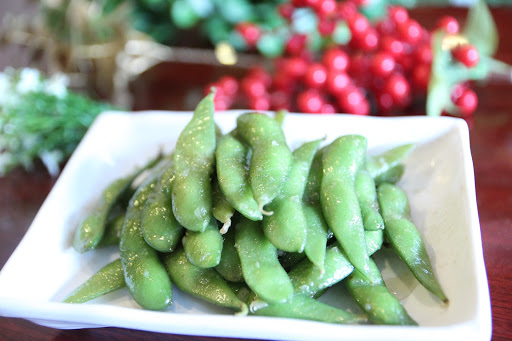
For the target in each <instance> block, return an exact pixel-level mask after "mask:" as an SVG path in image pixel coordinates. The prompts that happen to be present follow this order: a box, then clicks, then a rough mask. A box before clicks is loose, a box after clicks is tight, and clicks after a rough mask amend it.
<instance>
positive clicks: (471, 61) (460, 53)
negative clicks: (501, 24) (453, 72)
mask: <svg viewBox="0 0 512 341" xmlns="http://www.w3.org/2000/svg"><path fill="white" fill-rule="evenodd" d="M452 56H453V57H454V58H455V59H456V60H457V61H459V62H461V63H462V64H464V65H466V66H467V67H473V66H475V65H477V64H478V61H479V60H480V55H479V53H478V50H477V49H476V47H474V46H473V45H471V44H465V45H459V46H457V47H456V48H454V49H453V50H452Z"/></svg>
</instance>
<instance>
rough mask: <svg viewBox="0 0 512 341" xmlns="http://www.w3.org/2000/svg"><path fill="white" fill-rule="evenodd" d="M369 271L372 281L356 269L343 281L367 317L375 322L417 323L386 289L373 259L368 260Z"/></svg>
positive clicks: (390, 323)
mask: <svg viewBox="0 0 512 341" xmlns="http://www.w3.org/2000/svg"><path fill="white" fill-rule="evenodd" d="M370 271H371V272H372V278H374V280H373V282H370V281H368V280H367V279H366V276H363V275H362V274H361V273H360V272H359V271H358V270H354V271H353V272H352V274H350V276H349V277H348V278H347V280H346V281H345V284H346V288H347V290H348V292H349V293H350V295H351V296H352V297H353V298H354V299H355V301H356V302H357V304H358V305H359V307H361V309H363V311H365V312H366V314H368V319H369V320H370V321H371V322H373V323H376V324H387V325H412V326H415V325H417V322H416V321H414V320H413V319H412V318H411V317H410V316H409V314H408V313H407V311H406V310H405V309H404V307H403V306H402V304H401V303H400V301H398V299H397V298H396V297H395V296H394V295H393V294H392V293H391V292H390V291H389V290H388V288H387V287H386V285H385V284H384V280H383V279H382V276H381V275H380V272H379V269H378V268H377V265H376V264H375V262H374V261H373V260H370Z"/></svg>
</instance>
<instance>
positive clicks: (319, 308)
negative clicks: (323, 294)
mask: <svg viewBox="0 0 512 341" xmlns="http://www.w3.org/2000/svg"><path fill="white" fill-rule="evenodd" d="M251 313H252V314H254V315H259V316H272V317H287V318H295V319H302V320H310V321H319V322H326V323H339V324H354V323H361V322H366V321H367V317H366V315H364V314H354V313H351V312H348V311H345V310H343V309H338V308H335V307H333V306H330V305H328V304H325V303H323V302H320V301H318V300H316V299H314V298H311V297H309V296H307V295H294V296H293V298H292V299H291V300H290V301H287V302H283V303H270V304H268V305H267V306H263V307H262V308H259V309H256V310H255V311H254V312H252V311H251Z"/></svg>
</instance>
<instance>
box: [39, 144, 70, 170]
mask: <svg viewBox="0 0 512 341" xmlns="http://www.w3.org/2000/svg"><path fill="white" fill-rule="evenodd" d="M39 157H40V158H41V161H43V164H44V165H45V166H46V169H48V173H50V175H51V176H57V175H58V174H59V172H60V167H59V162H61V161H62V159H63V158H64V154H63V153H62V151H60V150H52V151H48V150H45V151H42V152H41V153H40V154H39Z"/></svg>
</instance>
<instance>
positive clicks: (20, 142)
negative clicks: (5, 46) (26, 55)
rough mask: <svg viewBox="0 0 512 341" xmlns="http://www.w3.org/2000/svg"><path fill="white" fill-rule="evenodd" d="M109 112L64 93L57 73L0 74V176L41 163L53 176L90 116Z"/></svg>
mask: <svg viewBox="0 0 512 341" xmlns="http://www.w3.org/2000/svg"><path fill="white" fill-rule="evenodd" d="M109 109H112V108H111V106H110V105H108V104H105V103H100V102H96V101H93V100H91V99H90V98H88V97H85V96H83V95H80V94H77V93H73V92H71V91H69V90H68V89H67V79H66V78H65V77H64V76H62V75H57V76H54V77H52V78H45V77H44V76H43V75H42V74H41V73H40V72H39V71H38V70H35V69H29V68H26V69H21V70H15V69H7V70H5V71H4V72H3V73H0V175H5V174H6V173H8V172H9V171H10V170H12V169H13V168H15V167H18V166H22V167H24V168H25V169H31V168H32V166H33V163H34V160H36V159H40V160H41V161H42V162H43V164H44V165H45V166H46V168H47V169H48V172H49V173H50V174H51V175H52V176H56V175H57V174H58V173H59V171H60V164H61V163H62V162H63V161H64V160H65V159H66V158H68V157H69V156H70V155H71V153H72V152H73V151H74V149H75V148H76V146H77V145H78V143H79V142H80V140H81V139H82V137H83V136H84V134H85V132H86V131H87V129H88V127H89V126H90V125H91V123H92V122H93V120H94V118H95V117H96V116H97V115H98V114H99V113H100V112H102V111H105V110H109Z"/></svg>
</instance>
